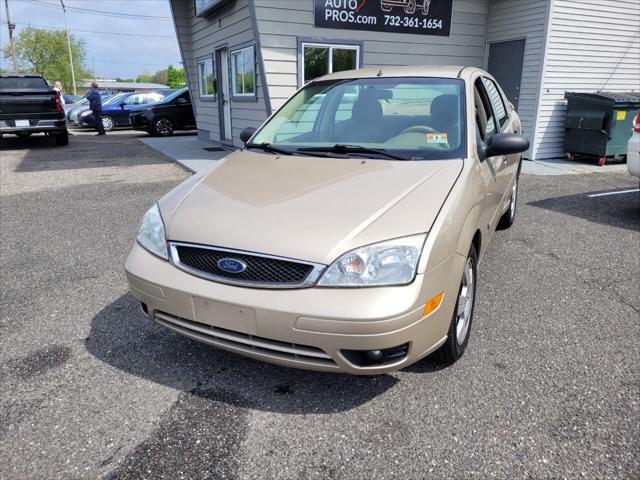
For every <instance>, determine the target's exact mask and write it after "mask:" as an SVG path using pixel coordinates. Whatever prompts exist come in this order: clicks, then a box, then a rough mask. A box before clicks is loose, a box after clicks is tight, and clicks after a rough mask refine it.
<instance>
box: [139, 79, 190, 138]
mask: <svg viewBox="0 0 640 480" xmlns="http://www.w3.org/2000/svg"><path fill="white" fill-rule="evenodd" d="M129 117H130V118H131V126H132V127H133V128H134V130H145V131H147V132H148V133H149V135H154V136H159V137H167V136H169V135H173V132H174V131H175V130H195V128H196V118H195V116H194V114H193V107H192V105H191V96H190V95H189V91H188V90H187V89H186V88H183V89H182V90H178V91H176V92H174V93H173V94H172V95H170V96H168V97H166V98H165V99H164V100H163V101H161V102H158V103H153V104H151V105H147V106H146V107H141V108H138V109H136V110H133V111H132V112H131V113H130V114H129Z"/></svg>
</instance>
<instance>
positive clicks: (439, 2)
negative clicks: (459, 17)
mask: <svg viewBox="0 0 640 480" xmlns="http://www.w3.org/2000/svg"><path fill="white" fill-rule="evenodd" d="M452 10H453V0H314V11H315V25H316V27H326V28H340V29H345V30H373V31H376V32H391V33H414V34H418V35H440V36H449V34H450V32H451V12H452Z"/></svg>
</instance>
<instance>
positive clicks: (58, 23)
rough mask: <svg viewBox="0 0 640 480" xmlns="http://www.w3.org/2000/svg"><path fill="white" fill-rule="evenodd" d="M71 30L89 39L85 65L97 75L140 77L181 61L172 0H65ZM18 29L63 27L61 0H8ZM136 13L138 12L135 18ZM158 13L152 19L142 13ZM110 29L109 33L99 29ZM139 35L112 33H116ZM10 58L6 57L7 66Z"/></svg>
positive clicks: (2, 30) (3, 29)
mask: <svg viewBox="0 0 640 480" xmlns="http://www.w3.org/2000/svg"><path fill="white" fill-rule="evenodd" d="M64 2H65V5H66V6H67V7H69V8H68V9H67V18H68V21H69V29H70V30H71V33H72V34H73V35H74V36H76V37H78V38H82V39H83V40H84V41H85V45H86V49H87V64H88V65H87V66H88V67H89V69H91V68H92V59H93V62H94V65H95V73H96V76H98V77H109V78H115V77H121V78H130V77H136V76H137V75H138V74H140V73H143V72H144V71H145V70H146V71H148V72H150V73H153V72H155V71H156V70H160V69H162V68H166V67H167V65H169V64H173V65H174V66H180V63H179V62H180V50H179V49H178V42H177V40H176V38H175V30H174V27H173V21H172V19H171V9H170V7H169V0H64ZM74 8H80V9H85V10H91V11H93V12H98V11H102V12H114V13H116V14H118V13H119V14H120V15H121V16H117V15H104V14H88V13H87V12H83V11H79V10H73V9H74ZM9 11H10V14H11V20H12V21H13V22H15V23H16V32H17V33H19V32H20V30H21V29H22V28H24V27H25V26H27V25H29V24H31V25H33V26H39V27H46V28H64V16H63V13H62V8H60V1H59V0H9ZM136 15H138V16H137V17H136ZM144 17H154V18H144ZM0 18H1V20H2V23H1V24H0V45H1V46H2V47H4V46H5V45H7V44H8V42H9V38H8V37H9V34H8V31H7V23H6V22H7V16H6V12H5V8H4V0H0ZM99 32H108V33H110V34H105V33H99ZM116 33H117V34H127V33H128V34H135V35H136V36H133V35H113V34H116ZM0 57H1V55H0ZM8 62H9V60H5V59H2V65H3V66H4V65H5V64H6V63H8Z"/></svg>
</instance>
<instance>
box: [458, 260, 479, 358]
mask: <svg viewBox="0 0 640 480" xmlns="http://www.w3.org/2000/svg"><path fill="white" fill-rule="evenodd" d="M475 288H476V287H475V280H474V265H473V259H471V258H468V259H467V263H466V264H465V266H464V274H463V276H462V286H461V287H460V295H459V296H458V309H457V313H456V315H457V316H456V340H457V342H458V345H462V344H463V343H464V341H465V339H466V338H467V333H469V325H470V324H471V315H472V314H473V302H474V298H475V296H474V292H475Z"/></svg>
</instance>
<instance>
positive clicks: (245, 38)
mask: <svg viewBox="0 0 640 480" xmlns="http://www.w3.org/2000/svg"><path fill="white" fill-rule="evenodd" d="M171 6H172V10H173V15H174V20H175V25H176V33H177V35H178V41H179V42H180V46H181V53H182V56H183V62H184V66H185V68H186V73H187V80H188V84H189V90H190V92H191V98H192V100H193V106H194V109H195V113H196V121H197V123H198V130H199V135H200V138H203V137H205V136H207V135H208V138H206V140H210V141H214V142H220V117H219V104H218V102H217V101H211V100H205V101H203V100H201V99H200V95H199V88H198V69H197V67H198V60H201V59H203V58H206V57H212V56H213V55H214V53H215V50H216V48H217V47H220V46H223V45H226V46H227V48H228V49H229V51H230V52H231V51H233V50H234V49H235V47H240V46H248V45H250V44H251V43H256V38H255V35H254V32H255V28H254V23H253V20H252V14H251V6H250V3H249V0H237V1H236V2H233V4H232V5H230V6H229V7H226V8H224V9H222V10H220V12H217V13H215V14H213V15H210V16H208V17H206V18H198V17H196V16H195V11H194V2H193V0H171ZM256 49H258V47H257V46H256ZM258 58H259V55H258V52H256V92H257V95H256V101H248V102H238V101H234V100H233V99H232V100H231V127H232V136H233V144H234V145H236V146H239V145H240V144H241V142H240V139H239V135H240V132H241V131H242V129H243V128H245V127H249V126H252V127H258V126H259V125H260V124H261V123H262V121H263V120H264V119H265V118H266V112H267V108H266V103H265V97H264V89H263V88H262V79H261V68H260V64H259V62H258ZM222 70H223V72H227V73H228V68H227V67H225V68H223V69H222ZM205 132H208V134H207V133H205Z"/></svg>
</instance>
